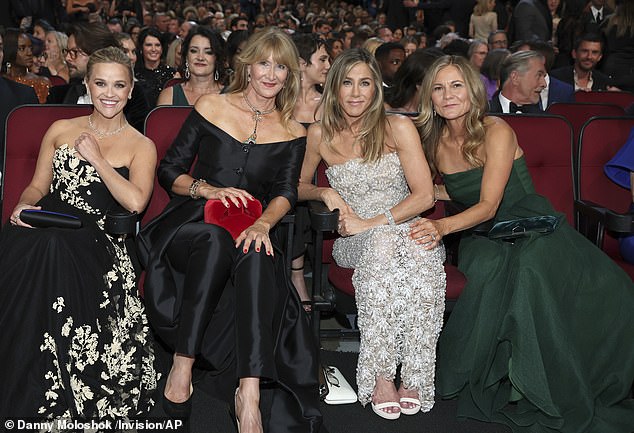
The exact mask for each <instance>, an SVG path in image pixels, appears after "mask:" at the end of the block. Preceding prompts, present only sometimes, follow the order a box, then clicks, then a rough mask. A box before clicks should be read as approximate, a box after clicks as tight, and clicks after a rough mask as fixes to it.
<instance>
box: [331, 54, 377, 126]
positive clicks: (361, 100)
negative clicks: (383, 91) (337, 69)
mask: <svg viewBox="0 0 634 433" xmlns="http://www.w3.org/2000/svg"><path fill="white" fill-rule="evenodd" d="M375 94H376V83H375V82H374V78H373V75H372V71H371V70H370V68H369V67H368V65H366V64H365V63H357V64H356V65H354V66H353V67H352V68H351V69H350V71H349V72H348V73H347V74H346V76H345V78H344V79H343V81H342V82H341V86H339V95H338V96H339V104H340V105H341V108H342V110H343V112H344V115H345V116H346V117H347V118H348V119H347V120H348V124H351V123H352V121H353V120H354V119H358V118H359V117H361V116H363V115H364V114H365V113H366V111H367V110H368V108H369V107H370V106H371V105H372V101H373V100H374V95H375Z"/></svg>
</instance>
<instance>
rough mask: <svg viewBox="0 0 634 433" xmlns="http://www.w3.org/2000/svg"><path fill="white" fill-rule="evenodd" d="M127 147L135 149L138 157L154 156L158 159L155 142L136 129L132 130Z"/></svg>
mask: <svg viewBox="0 0 634 433" xmlns="http://www.w3.org/2000/svg"><path fill="white" fill-rule="evenodd" d="M127 145H128V146H130V147H131V148H133V149H135V153H136V154H137V155H144V156H145V155H154V158H155V159H156V145H155V144H154V142H153V141H152V140H151V139H150V138H148V137H146V136H145V135H143V134H141V133H140V132H139V131H137V130H136V129H134V128H130V141H129V142H128V143H127Z"/></svg>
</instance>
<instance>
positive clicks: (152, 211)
mask: <svg viewBox="0 0 634 433" xmlns="http://www.w3.org/2000/svg"><path fill="white" fill-rule="evenodd" d="M191 111H192V107H171V106H160V107H156V108H155V109H153V110H152V111H150V113H149V114H148V115H147V117H146V119H145V135H146V136H147V137H148V138H149V139H151V140H152V141H153V142H154V144H155V145H156V153H157V161H160V160H161V159H163V156H165V152H167V149H169V147H170V146H171V145H172V142H173V141H174V139H175V138H176V136H177V135H178V132H179V131H180V129H181V126H182V125H183V122H185V119H186V118H187V116H188V115H189V113H191ZM168 202H169V196H168V195H167V192H165V190H164V189H163V188H162V187H161V186H160V185H159V183H158V178H157V177H154V190H153V191H152V198H151V199H150V203H149V204H148V207H147V209H146V210H145V214H144V215H143V219H142V220H141V224H142V225H143V224H145V223H147V222H148V221H150V220H151V219H152V218H154V217H155V216H156V215H158V214H159V213H161V211H162V210H163V209H164V208H165V206H166V205H167V203H168Z"/></svg>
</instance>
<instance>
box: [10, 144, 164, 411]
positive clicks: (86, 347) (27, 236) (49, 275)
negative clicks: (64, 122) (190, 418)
mask: <svg viewBox="0 0 634 433" xmlns="http://www.w3.org/2000/svg"><path fill="white" fill-rule="evenodd" d="M116 170H117V171H118V172H119V173H120V174H121V175H122V176H124V177H127V176H128V169H127V168H125V167H122V168H117V169H116ZM39 204H40V205H41V206H42V208H43V209H45V210H51V211H58V212H64V213H69V214H73V215H75V216H78V217H80V218H81V220H82V222H83V226H82V228H80V229H60V228H47V229H43V228H38V229H29V228H24V227H17V226H11V225H9V224H7V225H5V226H4V227H3V230H2V234H1V237H0V329H2V332H0V352H1V353H2V362H1V363H2V368H0V384H1V385H0V387H1V388H2V392H0V413H1V414H2V415H3V416H16V417H29V418H31V419H35V418H37V419H45V418H47V419H55V418H73V419H75V420H76V419H79V418H87V419H96V418H99V419H104V418H111V419H112V418H117V419H119V418H130V417H135V416H138V415H140V414H144V413H147V412H148V411H149V410H150V408H151V406H152V405H153V404H154V400H153V398H154V397H153V391H154V390H155V388H156V385H157V381H158V379H159V376H158V373H157V372H156V371H157V370H156V368H155V362H156V361H155V356H154V351H153V345H152V338H151V333H150V329H149V325H148V322H147V319H146V316H145V309H144V306H143V302H142V300H141V299H140V298H139V296H138V292H137V284H136V277H137V270H136V269H135V267H134V266H133V262H132V260H131V256H130V253H129V249H128V245H126V242H125V240H123V239H120V238H114V237H111V236H109V235H106V234H105V233H104V231H103V223H104V219H105V218H104V216H105V213H106V211H107V210H108V209H110V208H114V207H117V206H118V205H117V203H116V202H115V200H114V198H113V197H112V195H111V194H110V192H109V191H108V189H107V188H106V186H105V185H104V184H103V183H102V181H101V178H100V177H99V174H98V173H97V171H96V170H95V169H94V167H92V166H91V165H90V164H89V163H88V162H86V161H83V160H80V159H78V158H77V157H76V156H75V154H74V151H73V150H72V149H69V148H68V147H67V146H66V145H63V146H62V147H60V148H59V149H57V150H56V151H55V154H54V158H53V179H52V183H51V188H50V192H49V194H48V195H47V196H45V197H44V198H43V199H42V200H41V201H40V202H39ZM131 246H132V247H134V245H131Z"/></svg>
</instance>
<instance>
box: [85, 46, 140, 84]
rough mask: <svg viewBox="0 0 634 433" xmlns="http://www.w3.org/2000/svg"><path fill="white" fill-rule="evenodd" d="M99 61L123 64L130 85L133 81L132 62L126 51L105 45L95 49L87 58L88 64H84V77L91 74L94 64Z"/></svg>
mask: <svg viewBox="0 0 634 433" xmlns="http://www.w3.org/2000/svg"><path fill="white" fill-rule="evenodd" d="M99 63H118V64H120V65H123V66H125V68H126V70H127V71H128V75H129V76H130V85H132V83H133V81H134V71H133V70H132V62H131V61H130V58H129V57H128V56H127V54H126V53H124V52H123V50H122V49H121V48H118V47H106V48H102V49H100V50H97V51H95V52H94V53H92V54H91V55H90V57H89V58H88V65H87V66H86V77H87V78H90V77H91V76H92V71H93V69H94V67H95V65H97V64H99Z"/></svg>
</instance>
